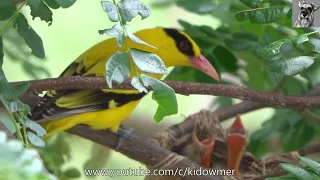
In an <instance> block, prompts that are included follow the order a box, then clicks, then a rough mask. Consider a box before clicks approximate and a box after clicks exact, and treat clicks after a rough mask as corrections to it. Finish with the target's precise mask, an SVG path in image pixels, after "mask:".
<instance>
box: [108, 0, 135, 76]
mask: <svg viewBox="0 0 320 180" xmlns="http://www.w3.org/2000/svg"><path fill="white" fill-rule="evenodd" d="M113 4H114V5H115V6H116V7H117V13H118V17H119V22H120V26H121V27H122V31H123V34H124V35H127V32H126V31H125V25H124V24H123V22H122V18H121V14H120V10H119V7H118V5H117V3H116V1H115V0H113ZM124 49H125V51H126V52H127V53H128V54H129V56H128V57H129V63H130V67H131V66H132V67H134V70H135V72H136V74H137V75H139V71H138V69H137V66H136V64H135V63H134V61H133V59H132V56H131V52H130V48H129V46H128V43H127V40H126V38H124Z"/></svg>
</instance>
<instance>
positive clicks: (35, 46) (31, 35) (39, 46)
mask: <svg viewBox="0 0 320 180" xmlns="http://www.w3.org/2000/svg"><path fill="white" fill-rule="evenodd" d="M16 26H17V31H18V33H19V35H20V36H21V37H23V38H24V40H25V42H26V44H27V45H28V46H29V47H30V48H31V50H32V54H33V55H34V56H36V57H38V58H44V57H45V52H44V47H43V43H42V39H41V37H40V36H39V35H38V34H37V33H36V32H35V31H34V30H33V28H32V27H31V26H29V24H28V21H27V19H26V18H25V17H24V15H23V14H19V15H18V17H17V21H16Z"/></svg>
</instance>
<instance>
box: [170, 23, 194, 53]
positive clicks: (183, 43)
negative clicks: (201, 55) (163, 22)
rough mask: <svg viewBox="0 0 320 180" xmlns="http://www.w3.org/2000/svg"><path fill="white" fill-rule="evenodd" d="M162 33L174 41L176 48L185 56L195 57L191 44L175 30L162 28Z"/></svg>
mask: <svg viewBox="0 0 320 180" xmlns="http://www.w3.org/2000/svg"><path fill="white" fill-rule="evenodd" d="M164 31H165V32H166V33H167V35H168V36H170V37H172V39H174V41H175V42H176V46H177V48H178V49H179V51H180V52H182V53H183V54H185V55H187V56H195V54H194V50H193V46H192V44H191V42H190V41H189V40H188V39H187V38H186V37H185V36H184V35H183V34H181V33H180V32H179V31H178V30H176V29H170V28H164Z"/></svg>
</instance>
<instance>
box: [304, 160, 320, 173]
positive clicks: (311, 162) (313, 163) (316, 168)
mask: <svg viewBox="0 0 320 180" xmlns="http://www.w3.org/2000/svg"><path fill="white" fill-rule="evenodd" d="M299 159H300V161H302V162H304V163H305V164H306V165H308V166H309V167H310V168H311V169H312V170H313V171H315V172H317V173H319V174H320V163H318V162H316V161H314V160H312V159H309V158H306V157H302V156H299Z"/></svg>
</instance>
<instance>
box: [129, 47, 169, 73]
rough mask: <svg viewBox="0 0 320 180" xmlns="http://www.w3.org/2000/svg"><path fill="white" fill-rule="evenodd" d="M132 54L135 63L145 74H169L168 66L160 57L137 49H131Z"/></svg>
mask: <svg viewBox="0 0 320 180" xmlns="http://www.w3.org/2000/svg"><path fill="white" fill-rule="evenodd" d="M130 52H131V56H132V58H133V61H134V63H135V64H136V65H137V66H138V68H139V69H141V70H142V71H143V72H147V73H152V74H166V73H168V71H167V68H166V66H165V65H164V63H163V62H162V60H161V58H160V57H159V56H158V55H156V54H152V53H149V52H146V51H141V50H139V49H135V48H132V49H130Z"/></svg>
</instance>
